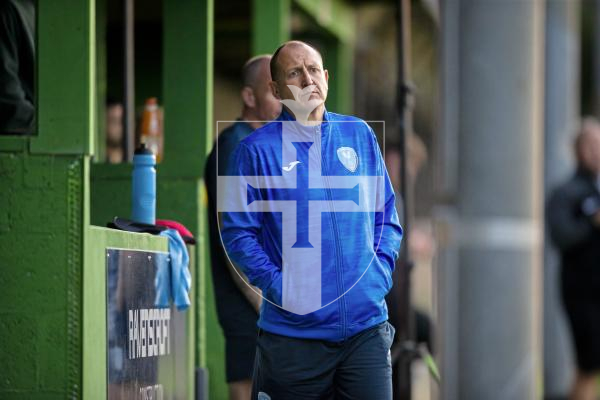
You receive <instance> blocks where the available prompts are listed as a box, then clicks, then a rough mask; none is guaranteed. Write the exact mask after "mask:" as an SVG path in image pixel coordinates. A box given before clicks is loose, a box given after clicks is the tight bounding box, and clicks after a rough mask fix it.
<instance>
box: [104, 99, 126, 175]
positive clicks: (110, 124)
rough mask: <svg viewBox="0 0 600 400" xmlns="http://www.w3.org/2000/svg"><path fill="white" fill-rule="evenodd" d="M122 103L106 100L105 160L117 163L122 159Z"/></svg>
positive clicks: (123, 154) (123, 153) (123, 155)
mask: <svg viewBox="0 0 600 400" xmlns="http://www.w3.org/2000/svg"><path fill="white" fill-rule="evenodd" d="M124 157H125V152H124V150H123V104H122V103H121V102H118V101H116V100H110V99H109V100H108V101H107V102H106V161H107V162H109V163H111V164H118V163H122V162H123V161H124Z"/></svg>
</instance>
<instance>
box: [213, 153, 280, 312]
mask: <svg viewBox="0 0 600 400" xmlns="http://www.w3.org/2000/svg"><path fill="white" fill-rule="evenodd" d="M257 160H258V158H257V156H256V155H255V154H254V153H253V152H252V150H251V149H249V148H248V146H246V145H245V144H244V143H241V144H240V145H239V146H238V147H237V149H236V152H235V153H234V155H233V156H232V158H231V160H230V168H229V170H228V175H232V176H239V177H240V178H241V177H243V176H258V175H259V174H260V170H259V168H258V164H257ZM246 187H247V186H246V185H235V187H233V188H232V189H231V190H230V191H228V192H227V196H242V197H241V198H242V199H245V198H246V195H247V193H242V192H241V190H247V189H245V188H246ZM239 188H243V189H239ZM246 203H247V202H246V201H244V204H246ZM262 224H263V213H261V212H250V211H245V212H223V226H222V229H221V235H222V238H223V244H224V245H225V249H226V250H227V255H228V256H229V258H230V259H231V260H232V261H233V262H234V263H235V265H236V266H238V267H239V268H240V269H241V270H242V271H243V272H244V274H246V276H247V277H248V280H249V281H250V283H251V284H252V285H254V286H256V287H258V288H259V289H261V290H262V291H263V295H264V296H265V297H266V298H267V299H269V300H271V301H274V302H276V303H277V304H281V269H280V268H279V267H278V266H277V265H275V264H273V262H272V261H271V259H270V258H269V256H268V254H267V253H266V252H265V251H264V249H263V246H262V244H261V229H262Z"/></svg>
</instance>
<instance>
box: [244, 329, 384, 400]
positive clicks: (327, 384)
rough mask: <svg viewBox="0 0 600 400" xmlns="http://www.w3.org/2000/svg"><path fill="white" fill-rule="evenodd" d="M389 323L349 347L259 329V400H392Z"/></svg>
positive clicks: (352, 341)
mask: <svg viewBox="0 0 600 400" xmlns="http://www.w3.org/2000/svg"><path fill="white" fill-rule="evenodd" d="M394 332H395V331H394V328H393V327H392V325H390V324H389V323H388V322H384V323H382V324H379V325H376V326H374V327H372V328H369V329H367V330H365V331H363V332H361V333H359V334H357V335H355V336H353V337H351V338H349V339H347V340H346V341H344V342H339V343H338V342H327V341H323V340H310V339H297V338H291V337H287V336H280V335H275V334H272V333H268V332H265V331H263V330H262V329H261V330H259V335H258V341H257V349H256V358H255V360H254V376H253V383H252V399H253V400H294V399H347V400H372V399H377V400H391V399H392V366H391V357H390V347H391V345H392V341H393V339H394Z"/></svg>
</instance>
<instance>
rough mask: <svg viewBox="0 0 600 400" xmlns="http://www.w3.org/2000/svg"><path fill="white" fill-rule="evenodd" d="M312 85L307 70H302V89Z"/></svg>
mask: <svg viewBox="0 0 600 400" xmlns="http://www.w3.org/2000/svg"><path fill="white" fill-rule="evenodd" d="M313 83H314V82H313V80H312V77H311V76H310V74H309V73H308V69H306V67H304V68H302V88H305V87H307V86H310V85H312V84H313Z"/></svg>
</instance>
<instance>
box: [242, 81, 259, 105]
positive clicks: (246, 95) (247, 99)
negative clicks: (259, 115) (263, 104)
mask: <svg viewBox="0 0 600 400" xmlns="http://www.w3.org/2000/svg"><path fill="white" fill-rule="evenodd" d="M242 101H243V102H244V105H245V106H246V107H248V108H254V107H256V98H255V97H254V90H252V88H251V87H250V86H244V88H243V89H242Z"/></svg>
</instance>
